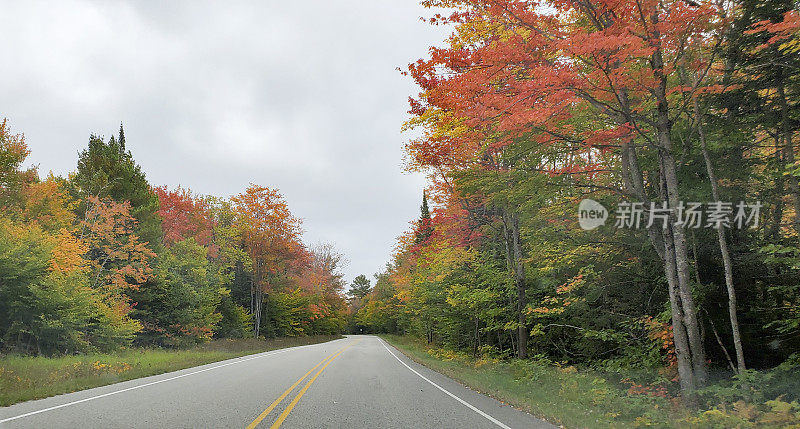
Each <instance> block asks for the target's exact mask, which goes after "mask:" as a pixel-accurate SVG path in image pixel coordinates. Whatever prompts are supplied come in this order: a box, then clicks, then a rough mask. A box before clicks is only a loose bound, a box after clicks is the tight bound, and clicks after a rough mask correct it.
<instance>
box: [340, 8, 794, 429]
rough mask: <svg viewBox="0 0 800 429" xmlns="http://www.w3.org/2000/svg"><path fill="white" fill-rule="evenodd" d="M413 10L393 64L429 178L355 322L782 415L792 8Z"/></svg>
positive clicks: (412, 147)
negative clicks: (424, 27) (406, 90)
mask: <svg viewBox="0 0 800 429" xmlns="http://www.w3.org/2000/svg"><path fill="white" fill-rule="evenodd" d="M423 4H425V5H426V6H428V7H431V8H445V9H447V10H448V11H449V12H446V13H440V14H435V15H433V16H432V17H431V18H430V19H429V21H430V24H431V25H447V26H450V27H451V28H452V31H451V33H450V36H449V37H448V38H447V39H446V40H444V42H443V45H442V46H440V47H433V48H431V49H430V50H429V52H428V54H427V56H425V57H423V58H421V59H419V60H417V61H414V62H412V63H411V64H409V65H408V67H407V68H406V69H404V70H403V73H404V74H405V75H407V76H408V77H409V78H410V79H413V81H414V82H416V84H417V85H418V87H419V88H420V92H419V93H418V94H416V95H414V96H413V97H409V103H410V111H409V114H410V119H409V120H408V121H407V122H406V123H405V125H404V128H405V129H407V130H413V131H414V132H415V133H416V135H418V136H419V137H418V138H414V139H412V140H411V141H409V142H408V143H407V144H406V146H405V156H406V159H405V161H406V167H407V168H408V169H409V170H410V171H413V172H423V173H425V174H427V175H428V177H429V186H428V188H427V189H426V192H425V195H423V196H422V206H421V210H420V216H419V218H418V219H416V220H414V221H412V223H411V226H410V228H409V230H408V232H407V233H406V234H404V235H403V236H401V237H400V238H399V240H398V242H397V246H396V249H395V253H394V255H393V256H392V260H391V262H390V263H389V264H387V266H386V268H385V270H383V271H382V272H380V273H378V274H376V276H375V285H374V287H372V288H371V289H365V290H362V293H359V294H358V296H355V297H354V298H353V299H352V301H351V314H352V317H353V320H352V321H351V324H352V325H351V329H355V330H360V331H363V332H379V333H395V334H406V335H412V336H415V337H417V338H420V339H422V340H423V341H424V342H425V343H427V344H429V345H431V346H432V347H433V346H436V347H442V348H444V349H447V350H451V351H454V352H458V353H468V354H470V355H472V356H475V357H488V358H493V359H501V360H515V359H524V360H527V361H531V362H550V363H551V364H554V365H558V366H560V367H571V366H574V367H577V368H583V369H587V370H593V371H598V372H602V373H605V374H617V378H616V380H620V379H621V380H622V381H621V383H623V384H625V383H628V384H627V385H628V386H629V391H628V392H629V393H630V394H632V395H641V396H643V397H656V396H659V397H667V398H671V399H674V400H676V401H678V402H681V403H683V404H685V405H689V406H697V405H702V406H703V407H707V408H705V409H708V408H711V407H721V408H720V409H722V410H725V406H727V412H731V413H734V414H736V413H739V414H736V416H738V417H742V415H743V414H742V413H743V412H741V409H740V408H741V407H743V406H744V405H742V404H745V403H747V404H751V403H754V402H755V403H758V402H759V401H761V402H763V401H769V400H773V401H778V402H781V403H784V404H785V407H786V410H794V411H791V412H793V413H796V412H798V411H800V406H798V403H797V402H796V401H797V400H798V399H800V396H798V394H799V393H798V392H800V387H799V386H798V381H800V371H798V368H800V243H799V242H798V239H800V184H799V178H800V169H799V167H800V163H799V162H798V159H797V156H796V150H797V145H798V143H800V134H799V133H798V130H800V15H799V14H798V4H797V3H796V2H794V1H783V0H766V1H749V0H741V1H731V2H723V1H720V2H694V1H651V0H614V1H589V0H585V1H584V0H578V1H560V0H558V1H552V2H536V1H534V2H530V1H513V0H428V1H424V2H423ZM586 199H590V200H593V201H594V203H596V204H598V205H601V206H602V207H605V209H607V212H608V213H606V215H607V216H608V219H607V221H606V222H605V225H600V226H597V227H596V228H595V227H592V228H582V225H583V221H584V219H582V218H581V217H580V216H588V212H579V206H581V207H582V203H581V202H582V201H584V200H586ZM429 204H430V205H429ZM595 207H596V206H595ZM641 209H643V210H641ZM604 219H605V218H604ZM614 219H616V222H614ZM595 226H596V225H595ZM365 280H367V279H365ZM633 374H636V376H635V377H634V376H633ZM780 383H783V384H782V385H781V386H780V387H776V385H777V384H780ZM792 383H793V384H792ZM737 401H738V402H737ZM742 401H744V402H742ZM792 401H794V402H792ZM789 403H793V405H790V404H789ZM726 404H727V405H726ZM736 404H739V405H736ZM770 404H771V405H769V406H766V408H762V410H763V409H769V407H770V406H774V405H775V404H777V402H772V403H770ZM762 405H763V404H762ZM748 406H749V405H748ZM792 407H794V408H792ZM734 408H735V410H734V411H731V410H733V409H734ZM774 409H775V408H774V407H773V411H774ZM753 413H754V414H753V415H755V414H757V412H756V411H753ZM798 416H800V414H798ZM727 417H730V418H732V419H733V418H734V417H735V416H734V417H731V416H730V415H728V416H727ZM727 417H726V418H727ZM738 417H737V418H738ZM751 417H752V415H751ZM742 418H744V419H745V420H746V419H747V418H748V417H742ZM776 422H777V420H775V421H773V424H776V425H777V426H781V424H778V423H776ZM795 423H796V421H795ZM728 425H734V424H733V423H731V421H728V422H727V423H722V424H721V426H715V427H723V426H728ZM735 425H738V423H737V424H735ZM735 425H734V426H735Z"/></svg>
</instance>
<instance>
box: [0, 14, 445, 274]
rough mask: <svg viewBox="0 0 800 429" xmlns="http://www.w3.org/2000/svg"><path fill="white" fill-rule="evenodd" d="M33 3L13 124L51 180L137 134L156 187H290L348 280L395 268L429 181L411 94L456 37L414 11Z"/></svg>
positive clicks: (19, 52)
mask: <svg viewBox="0 0 800 429" xmlns="http://www.w3.org/2000/svg"><path fill="white" fill-rule="evenodd" d="M269 3H272V4H267V2H243V3H235V4H231V2H224V3H223V2H214V3H212V2H208V3H204V2H155V1H154V2H127V3H119V2H99V1H98V2H91V1H89V2H69V3H54V2H53V3H44V2H42V3H37V2H19V3H17V4H7V5H4V12H3V14H2V15H0V29H1V30H0V34H2V37H0V49H1V51H2V52H3V53H4V61H3V63H4V67H3V68H2V70H0V100H2V105H0V116H4V117H8V118H9V120H10V121H11V125H12V127H13V129H14V130H15V131H20V132H24V133H25V135H26V139H27V142H28V145H29V146H30V148H31V149H32V151H33V152H32V154H31V157H30V159H31V161H32V163H35V164H39V166H40V170H41V171H42V172H47V171H49V170H52V171H54V172H55V173H56V174H66V173H68V172H69V171H72V170H73V169H74V168H75V163H76V160H77V153H78V151H79V150H80V149H82V148H83V147H84V146H85V145H86V143H87V141H88V136H89V134H90V133H93V132H94V133H99V134H105V135H110V134H111V133H114V132H115V131H116V129H117V128H118V124H119V121H124V122H125V132H126V138H127V140H128V146H129V148H130V149H131V151H132V152H133V154H134V157H135V158H136V160H137V161H138V162H139V164H141V166H142V168H143V169H144V171H145V172H146V174H147V176H148V178H149V180H150V182H151V183H153V184H155V185H161V184H166V185H169V186H171V187H174V186H177V185H182V186H185V187H189V188H191V189H192V190H194V191H196V192H199V193H203V194H214V195H220V196H229V195H232V194H235V193H238V192H240V191H241V190H243V189H244V188H245V187H246V186H247V184H248V183H250V182H253V183H258V184H261V185H265V186H271V187H277V188H279V189H280V190H281V191H282V192H283V194H284V195H285V196H286V198H287V200H288V202H289V204H290V207H291V208H292V210H293V212H294V213H295V214H296V215H297V216H299V217H302V218H303V219H304V221H305V224H304V227H305V229H306V231H307V232H306V234H305V240H306V241H307V242H308V243H309V244H311V243H313V242H316V241H330V242H333V243H334V244H335V245H336V246H337V248H338V249H339V250H341V251H342V252H343V253H345V254H346V256H347V257H348V259H350V261H351V263H350V265H349V267H348V268H347V270H346V272H347V275H348V277H349V278H352V277H354V276H355V275H357V274H359V273H366V274H371V273H373V272H375V271H376V270H378V269H380V268H381V267H382V266H383V264H384V263H385V262H386V261H387V259H388V257H389V255H390V252H391V249H392V247H393V244H394V239H395V237H396V236H398V235H399V234H400V233H401V232H402V231H403V230H405V229H406V228H407V227H408V221H409V220H411V219H413V218H414V217H416V216H417V214H418V206H419V200H420V197H421V195H420V193H421V189H422V187H423V185H424V178H423V177H421V176H419V175H409V174H406V173H404V172H403V171H402V166H401V163H402V145H403V142H404V141H405V140H407V139H408V138H409V136H408V135H401V134H400V125H401V123H402V121H403V120H405V119H406V117H407V114H406V110H408V106H407V103H406V99H407V97H408V95H410V94H413V93H415V92H416V89H415V87H414V85H413V83H412V82H411V81H410V79H408V78H405V77H403V76H401V75H400V74H399V73H398V72H397V71H396V70H395V68H396V67H398V66H404V65H405V64H407V63H408V62H411V61H413V60H414V59H416V58H418V57H420V56H423V55H425V53H426V49H427V47H428V46H430V45H432V44H437V43H438V41H440V40H441V39H442V38H443V37H444V34H445V30H444V29H441V28H431V27H429V26H428V25H426V24H424V23H422V22H420V21H419V20H418V18H419V17H420V16H428V15H430V12H429V11H426V10H424V9H422V8H421V7H420V6H418V5H417V4H416V2H414V1H409V0H406V1H401V0H392V1H389V0H381V1H366V0H365V1H361V2H356V1H347V0H339V1H325V2H280V3H278V2H269Z"/></svg>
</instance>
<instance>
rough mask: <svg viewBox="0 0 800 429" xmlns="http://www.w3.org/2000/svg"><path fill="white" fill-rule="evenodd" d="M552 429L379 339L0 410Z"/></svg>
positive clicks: (38, 418) (128, 422) (38, 417)
mask: <svg viewBox="0 0 800 429" xmlns="http://www.w3.org/2000/svg"><path fill="white" fill-rule="evenodd" d="M279 426H281V427H284V428H306V427H309V428H311V427H314V428H318V427H333V428H429V427H442V428H458V429H465V428H509V427H510V428H539V427H553V426H552V425H550V424H548V423H546V422H544V421H542V420H539V419H537V418H535V417H533V416H531V415H529V414H526V413H523V412H520V411H517V410H515V409H513V408H511V407H509V406H506V405H503V404H502V403H500V402H498V401H496V400H494V399H491V398H489V397H487V396H484V395H482V394H479V393H477V392H474V391H472V390H469V389H467V388H465V387H463V386H462V385H460V384H458V383H456V382H455V381H453V380H451V379H449V378H447V377H445V376H443V375H441V374H439V373H437V372H434V371H431V370H429V369H428V368H425V367H423V366H421V365H418V364H416V363H415V362H413V361H411V360H409V359H408V358H406V357H405V356H404V355H403V354H401V353H400V352H398V351H397V350H396V349H394V348H393V347H391V346H388V345H387V344H385V343H384V342H383V341H382V340H380V339H379V338H377V337H374V336H348V337H347V338H344V339H340V340H336V341H331V342H327V343H322V344H314V345H309V346H302V347H293V348H289V349H282V350H276V351H272V352H266V353H261V354H257V355H251V356H246V357H242V358H238V359H232V360H228V361H223V362H216V363H213V364H209V365H204V366H200V367H195V368H189V369H185V370H182V371H177V372H172V373H168V374H161V375H157V376H153V377H146V378H141V379H138V380H131V381H127V382H123V383H117V384H113V385H109V386H104V387H99V388H95V389H89V390H85V391H81V392H76V393H70V394H67V395H60V396H55V397H52V398H47V399H42V400H38V401H30V402H25V403H22V404H17V405H13V406H11V407H5V408H0V427H2V428H17V427H37V428H40V427H41V428H44V427H47V428H71V427H75V428H94V427H103V428H108V427H140V428H161V427H165V428H166V427H170V428H174V427H186V428H199V427H232V428H244V427H262V428H267V427H279Z"/></svg>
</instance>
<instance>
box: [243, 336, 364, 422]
mask: <svg viewBox="0 0 800 429" xmlns="http://www.w3.org/2000/svg"><path fill="white" fill-rule="evenodd" d="M351 345H353V344H352V343H351V344H350V345H347V346H345V347H343V348H341V349H339V351H338V352H333V353H331V354H329V355H328V356H327V357H326V358H325V359H322V362H320V363H318V364H316V365H314V367H313V368H311V369H310V370H308V372H307V373H305V374H303V376H302V377H300V378H299V379H298V380H297V381H295V382H294V384H292V386H291V387H289V388H288V389H286V391H285V392H283V394H281V396H279V397H278V399H276V400H275V401H274V402H272V403H271V404H269V407H267V409H266V410H264V412H262V413H261V414H259V415H258V417H256V419H255V420H253V422H252V423H250V424H249V425H247V429H253V428H255V427H256V426H258V424H259V423H261V421H262V420H264V418H266V417H267V415H269V413H270V411H272V410H273V409H275V407H277V406H278V404H280V402H281V401H283V399H284V398H286V396H288V395H289V393H291V392H292V390H294V388H295V387H297V386H298V385H299V384H300V383H302V382H303V380H305V379H306V377H308V375H309V374H311V373H312V372H314V370H315V369H317V368H318V367H319V366H320V365H322V364H323V363H325V361H327V360H328V359H332V358H335V357H336V356H338V355H339V353H341V352H343V351H344V349H346V348H348V347H350V346H351Z"/></svg>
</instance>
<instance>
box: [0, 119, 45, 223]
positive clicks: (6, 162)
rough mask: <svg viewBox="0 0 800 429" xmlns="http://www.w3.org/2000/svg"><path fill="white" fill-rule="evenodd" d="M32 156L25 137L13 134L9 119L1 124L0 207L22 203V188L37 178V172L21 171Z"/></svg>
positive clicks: (31, 170)
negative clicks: (24, 163)
mask: <svg viewBox="0 0 800 429" xmlns="http://www.w3.org/2000/svg"><path fill="white" fill-rule="evenodd" d="M29 154H30V150H28V146H27V145H26V144H25V136H23V135H21V134H11V127H10V126H9V124H8V120H7V119H3V122H2V123H0V207H7V206H9V205H11V204H18V203H19V202H20V198H21V195H20V193H21V192H22V186H23V184H24V183H26V182H28V181H30V180H32V179H33V178H35V176H36V170H35V169H33V168H31V169H28V170H20V168H21V166H22V163H23V162H24V161H25V159H26V158H27V157H28V155H29Z"/></svg>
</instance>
